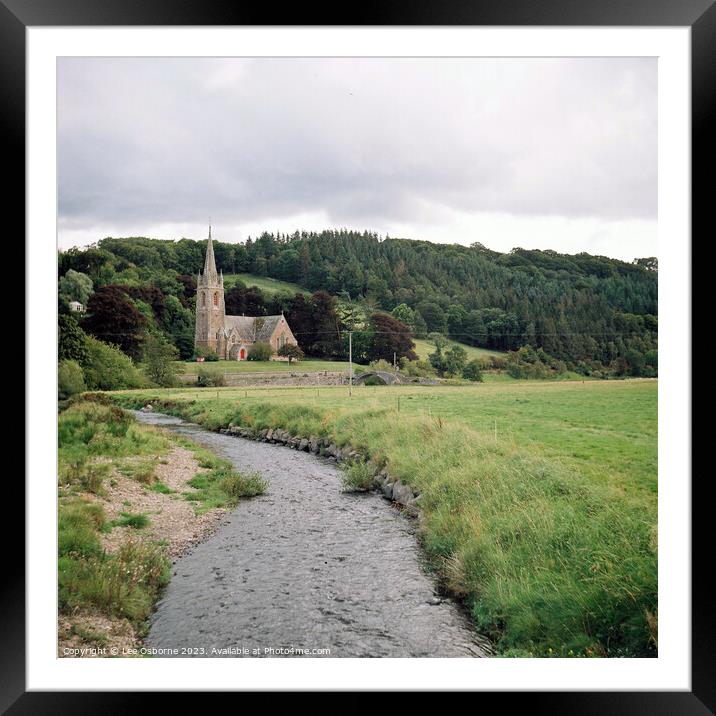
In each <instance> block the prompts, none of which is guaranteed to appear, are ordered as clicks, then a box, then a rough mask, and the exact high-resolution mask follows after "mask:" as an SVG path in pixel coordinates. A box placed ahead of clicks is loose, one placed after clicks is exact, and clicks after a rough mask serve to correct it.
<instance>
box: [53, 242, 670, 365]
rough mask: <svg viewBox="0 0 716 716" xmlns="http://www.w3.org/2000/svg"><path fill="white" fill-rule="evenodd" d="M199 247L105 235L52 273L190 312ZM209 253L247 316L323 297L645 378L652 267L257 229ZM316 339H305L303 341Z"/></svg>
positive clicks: (652, 330) (488, 344)
mask: <svg viewBox="0 0 716 716" xmlns="http://www.w3.org/2000/svg"><path fill="white" fill-rule="evenodd" d="M205 247H206V242H205V241H192V240H189V239H181V240H179V241H176V242H175V241H159V240H153V239H147V238H141V237H133V238H125V239H116V238H106V239H103V240H101V241H99V242H98V244H97V245H96V246H94V247H91V248H88V249H84V250H82V249H71V250H69V251H66V252H63V253H61V254H60V257H59V269H60V275H61V276H62V275H64V274H65V273H66V272H67V271H68V270H69V269H73V270H75V271H79V272H82V273H85V274H87V275H88V276H89V277H90V278H91V279H92V281H93V282H94V285H95V286H103V285H107V284H117V285H126V286H131V287H142V286H144V287H146V286H150V287H153V288H157V289H159V290H160V291H161V292H162V293H163V294H164V295H165V296H167V295H174V296H176V297H178V298H179V299H180V301H181V302H182V304H183V305H184V306H185V307H186V308H188V309H191V307H192V301H193V294H194V288H193V285H192V282H193V281H194V277H195V276H196V274H197V272H198V271H199V269H200V267H201V266H202V264H203V257H204V252H205ZM214 249H215V254H216V260H217V265H218V266H219V268H220V269H222V270H223V272H224V273H225V275H227V278H230V280H232V281H233V280H235V278H234V277H237V278H238V277H240V278H241V281H242V282H243V283H246V284H248V285H249V286H251V285H256V286H257V287H258V290H259V291H258V293H257V292H256V291H253V292H251V291H248V292H246V294H244V293H240V295H237V296H236V297H235V299H236V300H234V301H233V305H237V306H241V309H242V311H243V310H245V311H246V312H247V313H248V314H251V313H252V312H256V313H258V314H259V315H261V314H262V313H270V312H271V311H276V310H284V311H286V312H287V314H290V311H291V310H292V309H293V308H295V307H293V306H292V305H291V300H292V298H293V297H295V295H296V293H302V294H303V293H304V292H305V291H308V292H315V291H321V290H324V291H327V292H328V293H330V294H332V295H334V296H338V297H340V299H341V302H342V303H343V304H354V305H357V306H360V307H361V310H362V311H363V312H364V313H365V312H370V311H375V310H380V311H385V312H393V315H394V316H396V317H397V318H399V319H400V320H401V321H402V322H403V323H405V324H407V325H408V327H409V328H410V329H411V330H412V331H413V332H414V333H415V334H416V335H418V336H421V335H422V336H425V335H427V334H428V333H430V332H439V333H443V334H444V335H446V336H448V337H450V338H452V339H453V340H457V341H460V342H461V343H464V344H467V345H471V346H475V347H477V348H482V349H486V350H490V351H506V350H513V351H514V350H516V349H518V348H519V347H521V346H524V345H531V346H533V347H534V348H541V349H543V351H544V352H545V353H546V354H548V355H549V356H551V357H553V358H555V359H557V360H559V361H563V362H564V363H565V364H566V365H567V366H568V367H569V368H574V369H577V370H579V371H580V372H583V373H590V372H593V371H597V372H604V373H606V372H608V373H612V374H616V375H626V374H630V375H654V374H655V373H656V367H657V357H656V356H657V332H658V318H657V314H658V309H657V295H658V277H657V276H658V274H657V271H656V270H655V269H656V264H655V260H648V259H641V260H639V261H635V262H634V263H625V262H623V261H618V260H615V259H610V258H606V257H603V256H591V255H589V254H584V253H582V254H577V255H565V254H558V253H556V252H554V251H549V250H544V251H536V250H532V251H528V250H524V249H514V250H513V251H511V252H509V253H505V254H502V253H498V252H495V251H490V250H488V249H486V248H485V247H484V246H482V245H481V244H479V243H475V244H473V245H472V246H469V247H468V246H457V245H446V244H432V243H429V242H427V241H413V240H408V239H393V238H386V239H384V240H381V239H379V237H378V236H377V235H375V234H371V233H367V232H363V233H358V232H352V231H323V232H321V233H309V232H301V233H299V232H297V233H295V234H293V235H291V236H287V235H273V234H268V233H264V234H262V235H261V236H260V237H259V238H257V239H256V240H252V239H249V240H247V241H246V243H243V244H228V243H221V242H220V241H215V242H214ZM135 290H139V289H136V288H135ZM232 300H233V299H232ZM227 306H228V303H227ZM297 315H298V314H297ZM289 320H290V319H289ZM322 330H325V329H322ZM331 330H334V328H331ZM335 330H338V332H339V333H340V326H337V327H335ZM319 339H320V336H317V335H314V336H313V338H312V340H313V343H314V344H315V343H316V342H320V340H319ZM299 341H300V339H299ZM338 343H340V341H338V342H337V343H336V345H335V346H334V348H333V349H332V350H334V352H335V351H338V350H339V349H338ZM326 350H327V349H326ZM324 353H325V351H324ZM321 357H329V356H327V355H323V356H321Z"/></svg>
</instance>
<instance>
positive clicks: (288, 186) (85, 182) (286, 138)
mask: <svg viewBox="0 0 716 716" xmlns="http://www.w3.org/2000/svg"><path fill="white" fill-rule="evenodd" d="M656 101H657V65H656V59H653V58H643V59H639V58H637V59H635V58H593V59H592V58H585V59H527V58H516V59H481V58H476V59H462V58H461V59H432V58H430V59H428V58H419V59H387V58H386V59H368V58H365V59H338V58H336V59H322V58H317V59H309V58H305V59H304V58H301V59H278V58H277V59H260V58H256V59H238V58H237V59H234V58H227V59H216V58H211V59H196V58H186V59H157V58H148V59H133V58H62V59H60V60H58V85H57V102H58V159H59V223H58V230H59V243H60V246H61V247H63V248H66V247H69V246H73V245H85V244H88V243H92V242H94V241H97V240H98V239H100V238H102V237H104V236H138V235H141V236H152V237H157V238H171V239H178V238H180V237H182V236H186V237H189V238H205V236H206V225H207V223H208V221H209V217H211V221H212V224H213V226H214V231H213V233H214V236H215V237H216V238H218V239H220V240H222V241H232V242H235V241H243V240H245V239H246V237H247V236H248V235H252V236H253V235H256V234H258V233H260V232H261V231H263V230H269V231H277V230H278V231H282V232H292V231H294V230H296V229H323V228H332V227H348V228H352V229H357V230H363V229H370V230H373V231H376V232H378V233H379V234H381V235H385V234H386V233H388V234H390V235H391V236H401V237H407V238H415V239H426V240H429V241H435V242H441V243H461V244H470V243H472V242H474V241H480V242H482V243H483V244H485V245H486V246H488V247H489V248H492V249H496V250H498V251H509V250H510V249H511V248H513V247H516V246H522V247H525V248H551V249H555V250H557V251H563V252H567V253H577V252H579V251H588V252H590V253H597V254H604V255H607V256H613V257H617V258H622V259H626V260H631V259H632V258H634V257H637V256H651V255H656V253H657V247H656V240H657V237H656V234H657V104H656Z"/></svg>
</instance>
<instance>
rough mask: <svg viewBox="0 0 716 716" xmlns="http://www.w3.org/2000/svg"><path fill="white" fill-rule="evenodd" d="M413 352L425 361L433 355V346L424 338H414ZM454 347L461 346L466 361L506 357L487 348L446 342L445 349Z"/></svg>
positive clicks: (504, 354)
mask: <svg viewBox="0 0 716 716" xmlns="http://www.w3.org/2000/svg"><path fill="white" fill-rule="evenodd" d="M414 342H415V352H416V353H417V354H418V358H420V360H427V359H428V356H429V355H430V354H431V353H435V346H434V344H433V343H431V342H430V341H428V340H425V339H424V338H415V339H414ZM454 345H459V346H462V347H463V348H464V349H465V352H466V353H467V359H468V360H472V359H473V358H490V357H491V356H503V357H504V356H506V355H507V353H503V352H501V351H491V350H488V349H487V348H476V347H475V346H468V345H467V344H466V343H458V342H457V341H448V342H447V348H448V349H449V348H451V347H452V346H454Z"/></svg>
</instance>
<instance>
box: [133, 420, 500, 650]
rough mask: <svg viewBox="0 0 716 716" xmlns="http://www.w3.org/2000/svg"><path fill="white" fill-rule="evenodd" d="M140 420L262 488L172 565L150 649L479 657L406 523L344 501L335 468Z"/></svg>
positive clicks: (380, 505)
mask: <svg viewBox="0 0 716 716" xmlns="http://www.w3.org/2000/svg"><path fill="white" fill-rule="evenodd" d="M136 415H137V418H138V419H139V420H141V421H142V422H145V423H151V424H153V425H160V426H163V427H166V428H169V429H171V430H173V431H176V432H178V433H181V434H182V435H184V436H186V437H189V438H191V439H192V440H194V441H195V442H197V443H200V444H202V445H204V446H205V447H207V448H209V449H211V450H212V451H214V452H215V453H217V454H218V455H220V456H222V457H224V458H226V459H228V460H230V461H231V462H232V463H233V464H234V466H235V467H236V468H237V469H238V470H240V471H258V472H260V473H261V475H262V476H263V477H264V479H265V480H267V482H268V489H267V491H266V494H264V495H262V496H259V497H255V498H252V499H249V500H243V501H241V502H240V503H239V505H238V507H236V509H234V510H233V511H232V512H231V513H229V514H228V515H227V517H226V518H225V520H224V521H223V522H222V524H221V526H220V527H219V529H218V531H217V532H216V533H215V534H214V535H213V536H211V537H210V538H209V539H207V540H206V541H204V542H201V543H199V544H197V545H196V546H195V547H194V549H193V550H192V551H191V552H190V553H188V554H186V555H184V556H183V557H181V558H180V559H179V560H178V561H177V562H176V564H175V565H174V570H173V576H172V579H171V582H170V583H169V586H168V587H167V589H166V590H165V592H164V594H163V597H162V600H161V601H160V602H159V603H158V605H157V610H156V612H155V614H154V615H153V617H152V620H151V626H150V630H149V634H148V637H147V639H146V644H147V646H149V647H153V648H156V649H159V650H162V655H167V656H172V655H176V656H180V657H184V656H192V655H193V656H200V657H202V656H203V657H206V656H283V655H288V656H293V655H309V656H330V657H380V656H387V657H452V656H455V657H470V656H485V655H486V651H485V642H484V641H483V640H481V639H480V638H479V637H478V635H477V634H476V633H475V631H474V629H473V628H472V626H471V625H470V624H469V621H468V619H467V617H466V615H465V614H464V612H463V611H462V609H461V608H460V607H459V606H458V605H456V604H454V603H453V602H451V601H445V600H443V599H441V598H440V596H439V595H438V593H437V592H436V589H435V585H434V583H433V581H432V579H431V577H430V576H429V575H428V574H427V573H426V572H425V571H424V569H423V566H422V563H421V558H420V553H419V548H418V544H417V541H416V536H415V524H414V522H413V521H411V520H409V519H407V518H406V517H404V516H403V515H402V514H401V513H400V512H399V511H398V510H397V509H396V508H394V507H392V506H391V504H390V503H389V502H388V501H387V500H384V499H382V498H381V497H378V496H376V495H374V494H354V493H344V492H342V491H341V481H340V471H339V469H338V468H337V467H336V466H335V464H334V463H331V462H329V461H327V460H325V459H323V458H319V457H316V456H314V455H312V454H310V453H304V452H298V451H296V450H291V449H289V448H287V447H284V446H279V445H272V444H269V443H259V442H255V441H252V440H245V439H243V438H237V437H233V436H229V435H223V434H220V433H213V432H210V431H208V430H205V429H203V428H201V427H199V426H197V425H193V424H190V423H186V422H184V421H182V420H179V419H177V418H173V417H169V416H166V415H162V414H159V413H141V412H138V413H137V414H136ZM172 649H173V650H178V653H177V654H169V653H167V650H172ZM298 650H307V651H306V652H303V653H301V652H299V651H298Z"/></svg>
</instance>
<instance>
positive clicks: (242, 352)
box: [239, 348, 246, 360]
mask: <svg viewBox="0 0 716 716" xmlns="http://www.w3.org/2000/svg"><path fill="white" fill-rule="evenodd" d="M239 360H246V350H245V349H244V348H242V349H241V350H240V351H239Z"/></svg>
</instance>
